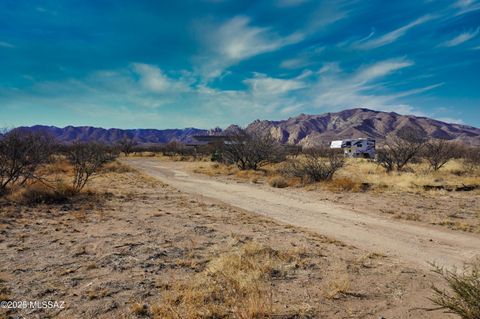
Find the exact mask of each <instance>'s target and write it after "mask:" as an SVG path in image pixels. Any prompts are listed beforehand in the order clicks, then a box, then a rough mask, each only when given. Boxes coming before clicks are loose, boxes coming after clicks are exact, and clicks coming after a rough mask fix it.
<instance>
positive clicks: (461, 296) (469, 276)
mask: <svg viewBox="0 0 480 319" xmlns="http://www.w3.org/2000/svg"><path fill="white" fill-rule="evenodd" d="M433 271H434V272H435V273H437V274H439V275H441V276H442V277H443V278H444V279H445V281H446V282H447V284H448V286H449V288H450V291H446V290H444V289H440V288H438V287H436V286H433V287H432V289H433V292H434V295H433V297H432V298H431V300H432V301H433V302H434V303H435V304H437V305H439V306H440V307H441V308H443V309H446V311H447V312H449V313H454V314H457V315H459V316H460V317H461V318H463V319H478V318H480V260H477V261H476V262H474V263H472V264H470V265H467V266H465V268H464V269H463V272H457V271H449V270H445V269H443V268H441V267H438V266H435V265H434V269H433Z"/></svg>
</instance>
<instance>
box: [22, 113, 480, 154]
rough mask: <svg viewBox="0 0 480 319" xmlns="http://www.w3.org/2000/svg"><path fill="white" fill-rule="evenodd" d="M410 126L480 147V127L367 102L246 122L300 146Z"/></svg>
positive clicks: (137, 136) (148, 132)
mask: <svg viewBox="0 0 480 319" xmlns="http://www.w3.org/2000/svg"><path fill="white" fill-rule="evenodd" d="M405 128H412V129H416V130H420V131H422V132H423V133H424V134H425V136H426V137H429V138H442V139H447V140H452V141H458V142H461V143H465V144H469V145H476V146H480V129H478V128H475V127H472V126H467V125H461V124H452V123H445V122H442V121H438V120H434V119H430V118H427V117H419V116H415V115H400V114H398V113H395V112H382V111H376V110H371V109H368V108H365V107H357V108H352V109H347V110H342V111H339V112H329V113H324V114H317V115H309V114H305V113H301V114H299V115H297V116H295V117H290V118H288V119H286V120H280V121H268V120H259V119H257V120H255V121H253V122H252V123H250V124H249V125H248V126H247V131H249V130H250V131H252V130H260V131H262V132H270V133H271V134H272V135H273V136H274V137H275V138H276V139H277V140H278V141H279V142H281V143H288V144H296V145H302V146H316V145H328V143H329V142H330V141H332V140H335V139H344V138H358V137H371V138H375V139H377V140H378V141H379V142H381V141H383V140H384V139H385V138H386V136H388V135H392V134H393V135H395V134H396V133H397V132H399V131H400V130H402V129H405ZM18 129H22V130H32V131H39V130H42V131H46V132H48V133H50V134H52V135H53V136H55V137H56V138H57V139H58V140H59V141H61V142H67V143H68V142H73V141H77V140H79V141H91V140H93V141H97V142H103V143H111V144H113V143H116V142H118V141H119V140H121V139H124V138H132V139H134V140H135V141H137V142H138V143H141V144H151V143H168V142H170V141H179V142H183V143H189V142H192V141H193V136H195V135H222V134H235V133H237V132H239V131H240V130H241V128H240V127H239V126H238V125H235V124H232V125H230V126H229V127H227V128H226V129H224V130H222V129H221V128H218V127H217V128H214V129H211V130H206V129H197V128H185V129H166V130H157V129H130V130H123V129H115V128H111V129H104V128H98V127H92V126H80V127H75V126H66V127H64V128H58V127H55V126H43V125H35V126H32V127H21V128H18Z"/></svg>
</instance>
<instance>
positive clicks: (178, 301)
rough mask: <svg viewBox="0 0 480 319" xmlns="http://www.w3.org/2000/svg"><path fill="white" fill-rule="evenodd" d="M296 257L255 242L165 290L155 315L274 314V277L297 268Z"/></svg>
mask: <svg viewBox="0 0 480 319" xmlns="http://www.w3.org/2000/svg"><path fill="white" fill-rule="evenodd" d="M294 257H295V256H294V255H293V254H289V253H282V252H280V251H277V250H274V249H272V248H270V247H267V246H264V245H260V244H257V243H253V242H250V243H246V244H244V245H243V246H242V247H240V248H239V249H237V250H236V251H234V252H231V253H226V254H223V255H220V256H219V257H217V258H215V259H213V260H211V261H210V263H209V264H208V265H207V267H206V269H205V270H204V271H203V272H201V273H198V274H196V275H195V276H194V277H193V278H190V279H189V280H186V281H185V282H183V283H179V284H176V285H175V286H173V287H172V288H171V290H170V291H168V292H166V293H165V294H164V295H163V297H164V299H163V302H162V303H161V304H160V305H158V306H156V307H154V309H153V311H152V312H153V314H154V318H166V319H168V318H226V317H229V318H230V317H233V318H266V317H271V316H272V315H273V314H274V309H273V305H272V303H273V302H272V295H273V287H272V285H271V280H272V279H273V278H282V277H285V276H286V275H287V273H288V272H289V271H290V270H291V269H294V268H295V267H296V264H295V258H294Z"/></svg>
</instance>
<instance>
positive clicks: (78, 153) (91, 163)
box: [67, 142, 117, 193]
mask: <svg viewBox="0 0 480 319" xmlns="http://www.w3.org/2000/svg"><path fill="white" fill-rule="evenodd" d="M116 156H117V154H116V153H115V152H114V151H113V149H111V148H109V147H107V146H105V145H100V144H96V143H92V142H89V143H80V142H77V143H75V144H73V145H71V146H70V147H69V148H68V150H67V159H68V161H69V162H70V163H71V164H72V165H73V169H74V178H73V185H72V186H73V189H74V191H75V192H77V193H78V192H80V191H81V190H82V189H83V187H85V185H86V184H87V182H88V180H89V179H90V178H91V177H92V176H93V175H94V174H96V173H97V172H98V170H99V169H100V168H101V167H102V166H103V165H104V164H106V163H108V162H110V161H112V160H114V159H115V157H116Z"/></svg>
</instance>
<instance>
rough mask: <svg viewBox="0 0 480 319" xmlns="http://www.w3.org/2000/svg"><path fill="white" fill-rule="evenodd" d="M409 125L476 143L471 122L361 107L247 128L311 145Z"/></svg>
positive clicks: (479, 132) (478, 134)
mask: <svg viewBox="0 0 480 319" xmlns="http://www.w3.org/2000/svg"><path fill="white" fill-rule="evenodd" d="M410 128H411V129H416V130H419V131H421V132H423V133H424V134H425V136H426V137H428V138H442V139H448V140H454V141H458V142H462V143H465V144H469V145H476V146H480V129H478V128H475V127H472V126H467V125H460V124H449V123H444V122H441V121H437V120H434V119H430V118H426V117H418V116H413V115H400V114H397V113H394V112H391V113H387V112H379V111H372V110H369V109H363V108H358V109H350V110H344V111H341V112H337V113H325V114H321V115H306V114H301V115H299V116H297V117H292V118H289V119H287V120H282V121H259V120H256V121H254V122H253V123H251V124H250V125H248V127H247V130H262V131H270V132H271V133H272V135H273V136H275V138H277V139H278V140H279V141H280V142H282V143H290V144H298V145H304V146H314V145H321V144H328V143H329V142H330V141H331V140H334V139H343V138H358V137H372V138H375V139H377V140H378V141H380V142H381V141H382V140H384V139H385V137H386V136H388V135H390V134H393V135H395V134H396V133H397V132H398V131H399V130H403V129H410Z"/></svg>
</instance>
